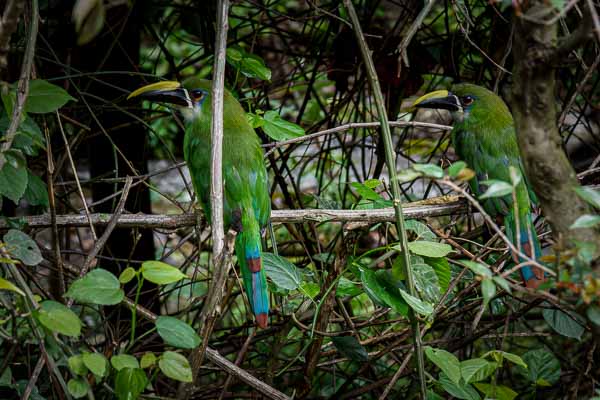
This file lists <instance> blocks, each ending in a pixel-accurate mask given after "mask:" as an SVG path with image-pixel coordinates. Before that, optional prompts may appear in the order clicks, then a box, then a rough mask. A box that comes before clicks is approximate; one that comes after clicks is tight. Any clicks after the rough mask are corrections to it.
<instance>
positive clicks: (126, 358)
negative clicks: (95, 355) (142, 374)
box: [110, 354, 140, 371]
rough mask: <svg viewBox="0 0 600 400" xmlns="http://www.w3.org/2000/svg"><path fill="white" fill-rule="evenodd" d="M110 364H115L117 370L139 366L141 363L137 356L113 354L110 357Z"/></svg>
mask: <svg viewBox="0 0 600 400" xmlns="http://www.w3.org/2000/svg"><path fill="white" fill-rule="evenodd" d="M110 365H112V366H113V368H114V369H116V370H117V371H120V370H122V369H123V368H139V367H140V364H139V363H138V360H137V358H135V357H134V356H132V355H129V354H118V355H116V356H112V357H111V358H110Z"/></svg>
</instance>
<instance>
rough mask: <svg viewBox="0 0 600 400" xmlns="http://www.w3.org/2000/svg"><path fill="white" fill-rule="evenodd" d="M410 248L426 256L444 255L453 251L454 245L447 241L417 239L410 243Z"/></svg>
mask: <svg viewBox="0 0 600 400" xmlns="http://www.w3.org/2000/svg"><path fill="white" fill-rule="evenodd" d="M408 249H409V250H410V251H411V252H412V253H414V254H417V255H420V256H425V257H434V258H435V257H444V256H446V255H448V253H450V252H451V251H452V246H450V245H449V244H446V243H438V242H430V241H426V240H415V241H414V242H409V243H408Z"/></svg>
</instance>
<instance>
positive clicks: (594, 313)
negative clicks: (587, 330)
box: [585, 304, 600, 326]
mask: <svg viewBox="0 0 600 400" xmlns="http://www.w3.org/2000/svg"><path fill="white" fill-rule="evenodd" d="M585 314H586V315H587V317H588V319H589V320H590V321H592V322H593V323H594V324H596V325H598V326H600V307H598V306H595V305H593V304H592V305H590V306H589V307H588V308H587V310H586V311H585Z"/></svg>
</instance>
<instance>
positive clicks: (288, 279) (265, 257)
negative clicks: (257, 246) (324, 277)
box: [262, 253, 303, 290]
mask: <svg viewBox="0 0 600 400" xmlns="http://www.w3.org/2000/svg"><path fill="white" fill-rule="evenodd" d="M262 263H263V268H264V269H265V273H266V274H267V276H268V277H269V278H270V279H271V280H272V281H273V283H275V285H277V286H278V287H279V288H281V289H286V290H295V289H298V287H299V286H300V285H301V284H302V280H303V279H302V273H301V272H300V271H299V270H298V268H296V266H295V265H294V264H292V263H291V262H289V261H288V260H287V259H285V258H283V257H281V256H278V255H276V254H273V253H262Z"/></svg>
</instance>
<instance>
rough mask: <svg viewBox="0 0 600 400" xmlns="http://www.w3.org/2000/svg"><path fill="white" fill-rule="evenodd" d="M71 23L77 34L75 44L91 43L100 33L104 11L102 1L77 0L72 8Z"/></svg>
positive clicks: (104, 15) (104, 16)
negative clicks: (73, 24)
mask: <svg viewBox="0 0 600 400" xmlns="http://www.w3.org/2000/svg"><path fill="white" fill-rule="evenodd" d="M72 16H73V22H74V23H75V31H76V32H77V44H78V45H79V46H82V45H84V44H87V43H89V42H91V41H92V39H94V38H95V37H96V36H97V35H98V34H99V33H100V31H102V27H103V26H104V20H105V18H106V10H105V8H104V2H103V1H102V0H77V2H76V3H75V6H74V7H73V13H72Z"/></svg>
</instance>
